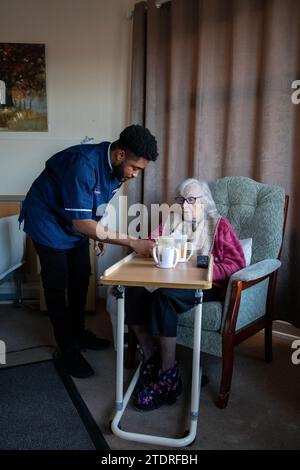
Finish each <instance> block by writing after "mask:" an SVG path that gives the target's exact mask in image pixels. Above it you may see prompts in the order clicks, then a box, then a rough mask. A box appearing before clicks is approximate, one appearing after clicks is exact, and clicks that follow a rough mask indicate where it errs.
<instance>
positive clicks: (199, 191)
mask: <svg viewBox="0 0 300 470" xmlns="http://www.w3.org/2000/svg"><path fill="white" fill-rule="evenodd" d="M175 194H176V196H183V197H184V198H187V197H199V196H201V197H202V198H203V199H202V201H201V202H202V203H203V204H204V205H205V211H206V212H211V211H217V208H216V204H215V201H214V200H213V197H212V194H211V191H210V189H209V186H208V184H207V183H206V182H205V181H199V180H197V179H196V178H188V179H186V180H184V181H182V182H181V183H180V184H179V185H178V186H177V188H176V190H175Z"/></svg>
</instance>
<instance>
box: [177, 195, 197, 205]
mask: <svg viewBox="0 0 300 470" xmlns="http://www.w3.org/2000/svg"><path fill="white" fill-rule="evenodd" d="M197 199H202V196H197V197H193V196H191V197H186V198H185V197H182V196H177V197H175V201H176V202H177V203H178V204H181V205H183V204H184V202H185V201H186V202H187V203H188V204H195V203H196V201H197Z"/></svg>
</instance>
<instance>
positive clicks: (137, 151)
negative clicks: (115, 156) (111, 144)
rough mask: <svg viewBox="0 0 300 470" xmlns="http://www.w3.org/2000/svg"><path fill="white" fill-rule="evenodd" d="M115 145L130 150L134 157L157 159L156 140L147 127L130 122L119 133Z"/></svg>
mask: <svg viewBox="0 0 300 470" xmlns="http://www.w3.org/2000/svg"><path fill="white" fill-rule="evenodd" d="M117 146H118V147H119V148H121V149H122V150H130V151H131V152H132V153H133V154H134V155H135V156H136V157H138V158H141V157H142V158H145V159H146V160H149V161H153V162H155V160H156V159H157V156H158V152H157V142H156V139H155V137H154V135H152V134H151V132H150V131H149V129H147V128H146V127H143V126H140V125H139V124H132V125H131V126H128V127H126V128H125V129H124V130H123V131H122V132H121V134H120V137H119V140H118V142H117Z"/></svg>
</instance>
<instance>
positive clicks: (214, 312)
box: [178, 302, 223, 331]
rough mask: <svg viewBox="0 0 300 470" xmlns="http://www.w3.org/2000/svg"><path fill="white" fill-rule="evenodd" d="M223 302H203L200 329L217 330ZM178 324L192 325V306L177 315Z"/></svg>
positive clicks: (187, 326) (189, 326)
mask: <svg viewBox="0 0 300 470" xmlns="http://www.w3.org/2000/svg"><path fill="white" fill-rule="evenodd" d="M222 310H223V304H222V303H221V302H204V304H203V310H202V329H203V330H208V331H219V330H220V327H221V321H222ZM178 326H180V327H185V328H189V329H190V330H192V329H193V327H194V307H193V308H192V309H191V310H188V311H187V312H185V313H181V314H180V315H178Z"/></svg>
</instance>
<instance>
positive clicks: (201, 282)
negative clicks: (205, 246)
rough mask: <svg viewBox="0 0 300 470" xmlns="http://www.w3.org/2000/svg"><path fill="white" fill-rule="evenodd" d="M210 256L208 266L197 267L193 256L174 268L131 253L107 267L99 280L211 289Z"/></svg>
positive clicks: (138, 284) (106, 283) (130, 284)
mask: <svg viewBox="0 0 300 470" xmlns="http://www.w3.org/2000/svg"><path fill="white" fill-rule="evenodd" d="M212 270H213V258H212V257H211V258H210V262H209V267H208V269H203V268H197V266H196V256H193V257H192V258H191V259H190V260H189V261H188V262H185V263H178V264H177V266H176V267H175V268H167V269H163V268H158V267H157V266H155V263H154V260H153V258H145V257H143V256H138V255H136V254H134V253H132V254H130V255H128V256H126V257H125V258H123V259H122V260H120V261H119V262H118V263H116V264H114V265H113V266H111V267H110V268H108V269H106V271H105V272H104V274H103V276H101V277H100V281H101V283H102V284H104V285H120V286H145V287H172V288H177V289H204V290H205V289H211V287H212Z"/></svg>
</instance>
